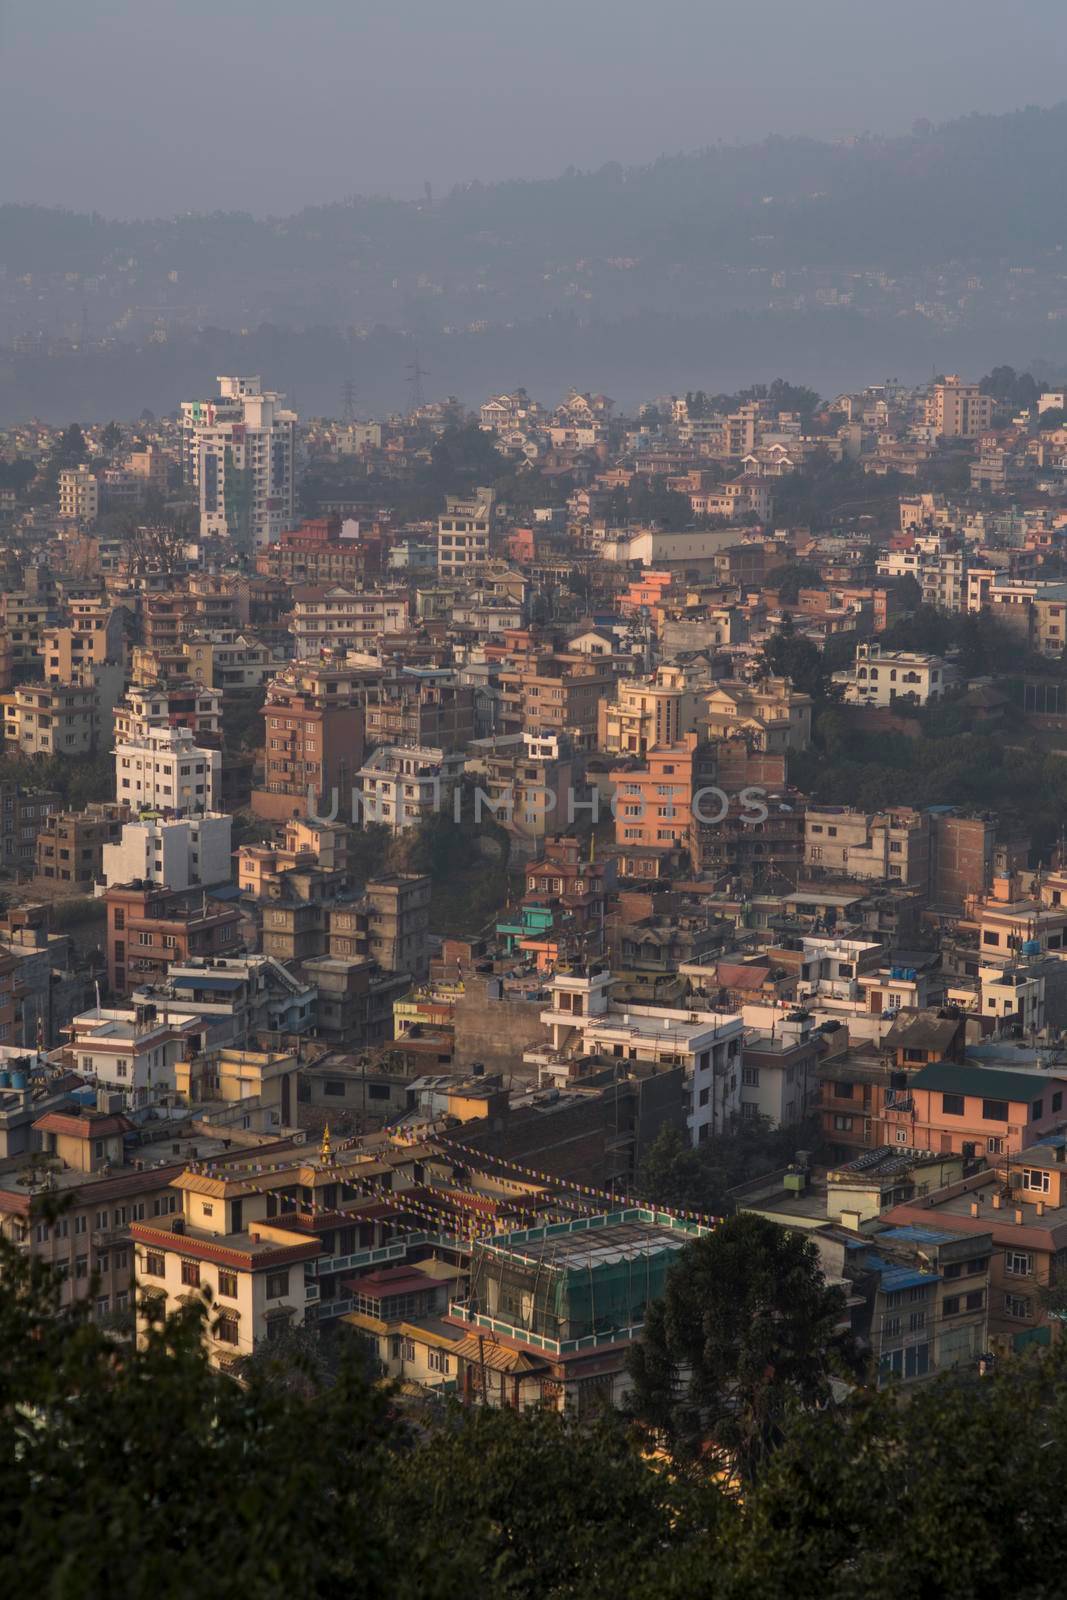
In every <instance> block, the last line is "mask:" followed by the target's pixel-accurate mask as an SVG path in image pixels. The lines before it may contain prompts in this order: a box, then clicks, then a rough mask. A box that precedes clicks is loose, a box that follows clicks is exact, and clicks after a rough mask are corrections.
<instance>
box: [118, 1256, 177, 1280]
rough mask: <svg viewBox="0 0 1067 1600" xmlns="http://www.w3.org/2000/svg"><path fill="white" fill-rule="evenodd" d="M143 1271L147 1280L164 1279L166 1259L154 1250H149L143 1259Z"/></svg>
mask: <svg viewBox="0 0 1067 1600" xmlns="http://www.w3.org/2000/svg"><path fill="white" fill-rule="evenodd" d="M116 1264H117V1263H116ZM144 1270H145V1277H147V1278H165V1277H166V1276H167V1260H166V1257H165V1256H162V1255H160V1254H159V1252H158V1251H156V1250H149V1252H148V1253H147V1255H146V1256H145V1258H144Z"/></svg>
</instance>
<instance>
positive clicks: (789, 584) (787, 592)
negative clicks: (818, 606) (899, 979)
mask: <svg viewBox="0 0 1067 1600" xmlns="http://www.w3.org/2000/svg"><path fill="white" fill-rule="evenodd" d="M771 581H772V583H773V582H774V581H775V580H774V576H773V574H772V578H771ZM821 584H822V573H821V572H820V571H819V568H818V567H816V566H814V565H813V563H812V562H810V561H794V562H792V563H791V564H790V565H789V566H788V567H785V568H783V570H782V577H781V579H780V580H778V598H779V600H781V601H783V602H784V603H785V604H786V605H789V606H795V605H796V603H797V598H798V596H799V594H800V591H801V589H811V588H818V587H819V586H820V585H821Z"/></svg>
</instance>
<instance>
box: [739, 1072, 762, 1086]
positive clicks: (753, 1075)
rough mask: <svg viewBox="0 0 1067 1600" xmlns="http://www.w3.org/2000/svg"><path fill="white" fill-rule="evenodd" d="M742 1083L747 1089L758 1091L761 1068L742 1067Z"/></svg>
mask: <svg viewBox="0 0 1067 1600" xmlns="http://www.w3.org/2000/svg"><path fill="white" fill-rule="evenodd" d="M741 1082H742V1083H743V1084H744V1086H745V1088H746V1089H758V1088H759V1068H758V1067H742V1068H741Z"/></svg>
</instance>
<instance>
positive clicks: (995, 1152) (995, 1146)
mask: <svg viewBox="0 0 1067 1600" xmlns="http://www.w3.org/2000/svg"><path fill="white" fill-rule="evenodd" d="M985 1147H986V1150H987V1151H988V1153H989V1154H990V1155H991V1156H999V1155H1000V1153H1001V1151H1002V1150H1003V1149H1004V1140H1003V1139H987V1140H986V1142H985Z"/></svg>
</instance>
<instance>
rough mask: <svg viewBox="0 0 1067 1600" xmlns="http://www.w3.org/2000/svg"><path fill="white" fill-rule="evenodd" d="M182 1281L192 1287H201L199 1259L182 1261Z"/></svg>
mask: <svg viewBox="0 0 1067 1600" xmlns="http://www.w3.org/2000/svg"><path fill="white" fill-rule="evenodd" d="M182 1282H183V1283H185V1284H188V1286H189V1288H190V1289H199V1287H200V1263H199V1261H183V1262H182Z"/></svg>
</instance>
